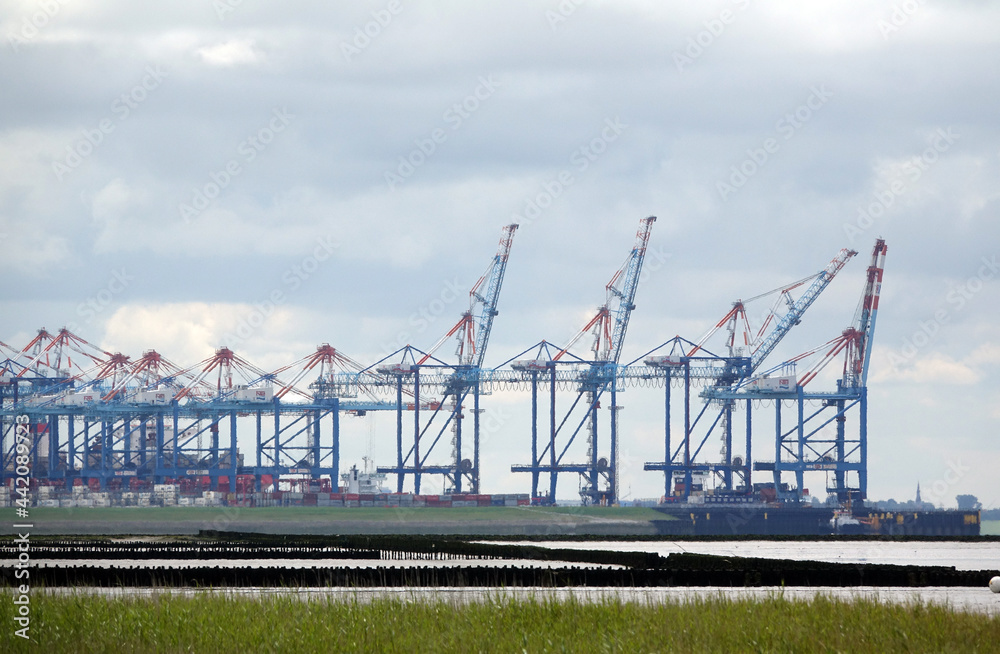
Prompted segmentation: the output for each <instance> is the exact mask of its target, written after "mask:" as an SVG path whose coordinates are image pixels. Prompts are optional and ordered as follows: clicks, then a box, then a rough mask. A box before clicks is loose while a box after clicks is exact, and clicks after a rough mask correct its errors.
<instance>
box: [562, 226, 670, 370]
mask: <svg viewBox="0 0 1000 654" xmlns="http://www.w3.org/2000/svg"><path fill="white" fill-rule="evenodd" d="M655 222H656V216H649V217H648V218H643V219H642V220H640V221H639V231H638V232H636V235H635V247H634V248H632V252H630V253H629V255H628V258H627V259H626V260H625V263H624V264H622V267H621V268H619V269H618V271H617V272H616V273H615V274H614V275H613V276H612V277H611V281H609V282H608V283H607V284H606V285H605V287H604V288H605V290H606V291H607V297H606V298H605V302H604V306H602V307H600V308H599V309H598V310H597V315H595V316H594V317H593V318H591V319H590V322H588V323H587V324H586V325H584V327H583V329H581V330H580V331H579V332H577V334H576V336H574V337H573V338H572V339H571V340H570V342H569V344H568V345H567V346H566V347H565V348H564V349H563V350H562V351H561V352H559V353H558V354H557V355H556V356H554V357H553V360H554V361H558V360H559V359H561V358H562V356H563V355H564V354H566V352H567V351H568V350H569V349H570V348H571V347H573V345H574V344H575V343H576V342H577V341H578V340H580V338H581V337H582V336H583V335H584V334H586V333H587V332H588V331H593V333H594V335H595V340H594V347H593V351H594V355H595V358H596V359H597V361H601V362H605V363H618V359H619V357H620V356H621V349H622V345H623V344H624V342H625V331H626V330H627V329H628V319H629V316H630V315H631V314H632V309H635V290H636V288H637V287H638V286H639V274H640V273H641V272H642V261H643V259H644V258H645V257H646V245H647V244H648V243H649V235H650V234H651V233H652V230H653V223H655ZM619 285H620V288H619Z"/></svg>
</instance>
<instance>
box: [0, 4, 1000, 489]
mask: <svg viewBox="0 0 1000 654" xmlns="http://www.w3.org/2000/svg"><path fill="white" fill-rule="evenodd" d="M262 4H263V3H258V2H248V1H245V2H239V1H238V0H216V1H215V2H212V1H209V0H201V1H198V2H190V1H189V2H170V3H135V2H98V1H88V0H66V1H65V2H59V1H58V0H50V1H48V2H39V1H23V2H15V1H2V2H0V37H2V39H3V43H2V44H0V89H2V92H0V171H2V174H0V243H2V245H3V257H2V258H0V273H2V276H3V280H4V281H3V284H2V286H0V300H2V307H3V313H2V320H0V340H3V341H4V342H6V343H9V344H10V345H14V346H17V347H20V346H23V345H24V344H25V343H27V342H28V341H29V340H30V339H31V338H32V336H33V335H34V333H35V331H36V330H37V329H39V328H41V327H46V328H48V329H50V330H55V329H58V328H59V327H62V326H65V325H70V326H72V327H73V328H74V330H75V331H76V332H77V333H78V334H79V335H81V336H82V337H84V338H85V339H88V340H90V341H92V342H94V343H96V344H98V345H100V346H101V347H103V348H105V349H107V350H109V351H122V352H125V353H127V354H130V355H132V356H133V357H138V356H139V355H141V353H142V351H143V350H146V349H151V348H155V349H156V350H157V351H159V352H161V353H162V354H164V355H165V356H167V357H169V358H170V359H171V360H173V361H175V362H177V363H180V364H183V365H190V364H193V363H195V362H197V361H199V360H201V359H203V358H205V357H206V356H209V355H210V354H211V353H212V351H213V350H214V348H216V347H218V346H220V345H223V344H226V345H229V346H230V347H232V348H233V349H235V350H236V351H237V352H238V353H240V354H242V355H243V356H244V357H245V358H247V359H249V360H251V361H253V362H254V363H256V364H257V365H259V366H260V367H262V368H265V369H275V368H277V367H279V366H281V365H284V364H286V363H289V362H291V361H292V360H295V359H297V358H299V357H301V356H304V355H306V354H308V353H309V352H311V351H312V350H313V349H314V348H315V346H316V345H317V344H319V343H323V342H328V343H330V344H332V345H334V346H335V347H337V348H338V349H341V350H343V351H344V352H345V353H347V354H349V355H350V356H352V357H353V358H355V359H358V360H360V361H362V362H366V363H370V362H373V361H375V360H377V359H378V358H380V357H381V356H383V355H384V354H386V353H387V352H389V351H391V350H393V349H395V348H396V347H398V346H399V345H403V344H405V343H406V342H412V344H413V345H415V346H417V347H421V348H424V349H426V348H428V347H429V346H430V345H431V344H433V343H434V342H435V341H436V340H437V339H438V337H439V336H440V335H441V334H442V333H443V332H444V331H445V330H446V329H447V328H449V327H450V326H451V324H452V323H453V322H454V320H456V319H457V317H458V314H459V313H460V311H461V310H462V302H461V301H459V302H450V303H449V302H447V299H448V298H449V297H451V296H452V293H451V289H453V288H456V287H457V288H464V289H465V290H464V291H462V292H463V293H464V292H465V291H467V289H468V287H469V285H471V284H472V283H473V282H474V281H475V279H476V278H477V277H478V276H479V275H480V274H481V272H482V271H483V269H484V268H485V267H486V264H487V263H488V262H489V259H490V257H491V256H492V255H493V253H494V251H495V248H496V244H497V240H498V238H499V236H500V230H501V227H502V226H503V225H505V224H507V223H509V222H511V221H519V222H520V223H521V229H520V230H519V231H518V232H517V235H516V237H515V240H514V248H513V252H512V255H511V258H510V265H509V268H508V275H507V279H506V283H505V285H504V289H503V295H502V297H501V300H500V310H501V314H500V316H499V317H498V318H497V321H496V323H495V329H494V334H493V339H492V342H491V347H490V350H489V352H488V354H487V357H486V363H487V365H495V364H497V363H500V362H502V361H504V360H506V359H507V358H509V357H510V356H512V355H514V354H516V353H517V352H519V351H521V350H523V349H524V348H526V347H528V346H529V345H531V344H532V343H535V342H537V341H539V340H541V339H542V338H547V339H549V340H553V341H556V342H565V341H566V340H567V338H568V337H569V336H570V335H572V334H573V333H574V332H575V331H576V330H577V329H578V328H579V327H580V326H581V325H582V324H583V322H584V321H585V320H587V319H588V318H589V314H590V313H591V312H592V311H593V309H594V307H596V306H597V305H598V304H600V302H601V301H602V300H603V296H604V293H603V285H604V284H605V283H606V282H607V280H608V278H609V277H610V276H611V274H612V273H613V272H614V271H615V270H616V269H617V268H618V266H619V265H621V263H622V261H623V259H624V258H625V256H626V255H627V253H628V251H629V249H630V248H631V247H632V245H633V241H634V235H635V230H636V227H637V226H638V222H639V220H640V219H641V218H643V217H644V216H647V215H656V216H658V218H659V220H658V221H657V223H656V224H655V227H654V230H653V235H652V238H651V241H650V256H649V257H648V258H647V270H648V272H647V274H646V275H645V277H644V280H643V283H642V285H641V286H640V288H639V292H638V297H637V307H638V308H637V309H636V311H635V313H634V314H633V316H632V321H631V324H630V332H629V338H628V342H627V343H626V346H625V354H624V356H623V359H625V360H628V359H631V358H635V357H637V356H639V355H640V354H642V353H643V352H645V351H647V350H649V349H652V348H653V347H655V346H656V345H658V344H660V343H662V342H664V341H666V340H667V339H668V338H670V337H672V336H674V335H675V334H681V335H683V336H685V337H687V338H690V339H692V340H696V339H697V338H698V336H700V335H701V334H702V333H704V332H705V330H706V329H708V327H709V326H711V325H712V324H714V323H715V322H716V321H717V320H718V319H719V318H720V317H721V316H722V315H723V314H724V313H725V312H726V311H727V310H728V309H729V307H730V304H731V302H732V301H733V300H735V299H737V298H739V297H749V296H752V295H755V294H757V293H759V292H762V291H766V290H769V289H771V288H773V287H775V286H778V285H780V284H783V283H787V282H789V281H792V280H795V279H798V278H801V277H804V276H805V275H807V274H811V273H815V272H816V271H818V270H820V269H821V268H822V267H823V266H825V265H826V263H827V262H828V261H829V260H830V259H831V258H832V257H833V256H834V255H835V254H836V253H837V252H838V251H839V249H840V248H842V247H850V248H854V249H856V250H858V251H859V253H860V254H859V255H858V256H857V257H855V258H854V260H853V261H851V262H850V263H849V264H848V266H847V267H846V268H845V269H844V271H843V272H842V273H841V275H840V276H839V277H838V278H837V279H836V280H835V281H834V282H833V284H831V286H830V288H829V289H828V290H827V292H826V293H825V294H824V295H823V296H822V297H821V298H820V300H819V301H818V302H817V303H816V304H815V305H814V306H813V308H812V309H811V310H810V312H809V313H808V314H807V315H806V318H805V320H803V322H802V324H801V325H800V326H799V327H797V328H796V330H795V331H794V332H793V333H792V335H790V336H789V337H788V339H786V341H785V342H784V343H783V344H782V346H781V348H779V350H778V351H776V352H775V353H774V355H773V356H772V359H771V360H772V361H773V362H774V363H777V362H779V361H780V360H782V359H783V358H787V357H791V356H794V355H795V354H797V353H798V352H800V351H802V350H805V349H808V348H810V347H812V346H815V345H818V344H820V343H823V342H825V341H827V340H829V339H830V338H833V337H834V336H836V335H838V334H839V333H840V332H841V330H842V329H844V328H845V327H847V326H848V325H849V324H850V321H851V319H852V316H853V314H854V309H855V307H856V305H857V302H858V298H859V296H860V292H861V285H862V280H863V275H864V269H865V267H866V266H867V263H868V258H869V256H870V251H871V248H872V245H873V243H874V240H875V238H876V237H878V236H883V237H884V238H885V239H886V241H887V243H888V247H889V252H888V256H887V259H886V273H885V284H884V287H883V293H882V298H883V301H882V304H881V312H880V314H879V321H878V330H877V338H876V342H875V356H874V359H873V363H872V367H871V376H870V379H869V382H870V384H869V385H870V397H871V406H870V416H869V417H870V444H869V457H870V460H869V467H870V482H869V491H870V496H871V497H873V498H875V499H886V498H889V497H894V498H895V499H897V500H903V499H909V498H911V497H912V496H913V494H914V490H915V487H916V484H917V483H918V482H920V483H921V485H922V489H923V492H924V499H931V500H933V501H935V502H936V503H939V504H945V505H953V504H954V497H955V495H956V494H959V493H972V494H975V495H977V496H978V497H979V499H980V500H981V501H982V502H983V505H984V506H986V507H996V506H998V505H1000V491H998V485H997V482H996V470H997V468H998V466H1000V441H998V430H997V423H998V420H1000V397H998V390H1000V385H998V381H997V376H996V374H995V371H996V368H997V364H998V363H1000V334H998V331H997V324H998V319H1000V309H998V307H1000V303H998V298H1000V295H998V291H997V282H996V280H997V276H998V275H1000V268H998V266H997V256H998V255H1000V221H998V196H1000V190H998V188H1000V187H998V173H1000V160H998V157H1000V129H998V119H997V107H998V106H1000V93H998V91H1000V86H998V74H997V62H998V61H1000V36H998V35H997V30H996V27H997V25H1000V7H998V6H997V5H996V4H994V3H989V2H978V1H972V0H969V1H965V2H960V1H950V2H930V1H926V0H925V1H923V2H916V1H914V2H842V1H840V2H809V3H793V2H770V3H762V2H750V1H749V0H739V1H732V2H693V1H688V2H654V1H652V0H650V1H647V2H642V1H638V0H635V1H621V0H619V1H615V2H610V1H608V2H601V1H598V0H585V1H579V0H576V1H574V0H564V1H563V2H561V3H560V2H556V1H555V0H549V1H545V2H520V1H505V2H477V3H468V2H444V1H437V2H410V1H407V0H393V1H391V2H357V3H336V4H334V3H329V4H328V3H311V2H284V3H280V5H279V3H269V4H267V6H266V7H263V8H262V7H261V5H262ZM532 202H536V203H537V204H536V205H535V206H541V205H545V206H544V207H541V208H540V209H539V210H537V211H536V210H535V209H533V208H532V205H531V203H532ZM276 291H277V292H278V295H277V297H279V298H280V299H279V301H278V302H276V303H274V304H268V302H269V301H270V300H269V298H271V297H272V294H274V293H275V292H276ZM442 305H445V306H442ZM422 312H423V313H422ZM260 315H263V319H259V318H260ZM254 316H257V317H256V318H255V317H254ZM251 320H253V321H254V322H257V323H262V324H261V325H260V326H259V327H257V328H255V329H250V330H247V329H243V330H240V325H241V322H246V321H251ZM443 352H444V351H443ZM447 354H449V355H450V349H449V350H448V352H447ZM630 354H631V355H632V356H631V357H630V356H629V355H630ZM817 383H819V382H817ZM824 383H826V384H827V386H832V384H833V382H832V380H830V379H827V380H825V381H824ZM816 390H819V389H816ZM644 394H645V395H644ZM657 397H658V394H657V393H656V392H654V391H639V390H637V391H629V393H628V394H626V395H623V396H622V399H621V401H620V403H621V404H622V405H623V406H625V407H626V409H625V410H624V411H623V412H622V414H621V429H622V448H623V451H622V462H621V465H622V471H623V472H622V475H623V480H622V494H623V495H626V494H630V495H631V496H632V497H655V496H659V495H660V494H661V493H662V476H661V475H659V474H658V473H651V472H650V473H646V472H643V471H642V463H643V462H644V461H653V460H662V457H663V453H662V451H661V448H662V445H660V440H659V436H658V435H657V434H658V431H657V430H659V429H661V428H662V427H661V426H660V422H661V421H662V416H661V415H660V414H658V413H657V410H656V406H657V400H656V398H657ZM526 400H527V395H521V396H515V397H513V398H511V397H507V396H506V395H504V394H498V395H496V396H494V398H493V400H492V401H494V405H493V406H494V409H495V408H496V407H498V406H508V405H509V406H511V407H521V409H515V408H512V409H511V410H512V411H513V413H512V414H511V415H514V416H515V417H513V418H510V419H508V420H506V421H505V424H504V427H503V429H502V430H501V431H500V432H499V433H498V434H497V435H494V436H492V437H491V438H490V439H489V441H488V442H487V443H485V444H484V457H485V460H486V463H485V464H484V470H483V484H484V490H485V491H507V492H517V491H521V492H523V491H525V490H527V484H528V480H527V478H526V477H524V476H521V477H518V476H516V475H512V474H511V473H510V471H509V466H510V464H512V463H527V462H528V461H527V459H528V440H527V438H528V437H527V423H526V422H525V421H524V420H523V419H522V417H518V416H521V415H522V413H523V407H524V405H525V403H526ZM490 401H491V399H490V398H487V399H486V400H485V401H484V402H485V405H486V406H489V403H490ZM519 412H521V413H519ZM393 423H394V421H393V420H392V419H391V418H389V416H379V417H377V418H376V419H373V420H372V421H371V422H370V423H367V424H366V425H365V426H364V427H358V426H356V425H355V426H351V427H349V429H354V430H355V431H358V432H359V433H361V434H363V435H364V436H363V438H365V439H369V440H371V441H373V442H374V452H375V456H376V459H377V460H378V462H379V463H389V462H390V460H391V459H392V458H393V456H394V455H393V450H392V444H393V441H394V435H393V428H394V424H393ZM359 438H361V436H359ZM759 438H760V440H759V441H758V442H757V443H756V444H755V448H758V450H760V449H761V448H762V449H763V451H765V452H766V451H768V450H769V449H770V448H772V447H773V444H769V441H768V438H767V434H766V433H762V434H760V437H759ZM352 447H353V448H354V449H352ZM362 451H363V448H360V449H359V448H358V447H356V446H354V445H351V444H347V445H345V455H344V456H345V463H348V462H352V461H359V460H360V455H361V452H362ZM577 458H583V455H582V454H581V455H580V456H579V457H577ZM560 484H561V485H560V488H561V490H562V489H565V490H566V491H567V495H568V496H572V495H573V493H572V492H571V491H572V489H574V488H575V487H576V480H570V479H569V478H568V477H567V478H566V481H562V480H561V482H560ZM935 484H937V489H938V491H939V493H936V494H935V493H933V492H932V491H931V490H930V489H932V488H933V487H934V486H935ZM811 485H812V486H813V487H814V488H821V487H822V485H823V480H822V479H817V480H813V481H812V484H811ZM818 494H819V495H820V496H821V497H822V495H823V494H824V493H823V492H819V493H818ZM929 494H930V495H932V496H931V497H928V496H929Z"/></svg>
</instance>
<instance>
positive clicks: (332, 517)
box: [10, 506, 667, 525]
mask: <svg viewBox="0 0 1000 654" xmlns="http://www.w3.org/2000/svg"><path fill="white" fill-rule="evenodd" d="M10 513H11V514H12V515H13V509H10ZM220 515H224V516H226V517H228V518H231V519H233V520H238V521H240V522H244V521H247V522H253V521H258V520H260V521H268V522H331V521H345V522H346V521H361V522H370V521H380V522H384V521H391V522H490V521H502V522H544V521H552V520H556V521H560V520H562V521H572V520H574V519H575V520H577V521H583V522H591V521H601V520H613V521H622V522H647V521H649V520H663V519H666V518H667V516H665V515H664V514H662V513H659V512H657V511H655V510H653V509H648V508H642V507H601V506H588V507H502V506H496V507H456V508H438V507H419V508H417V507H393V508H385V507H358V508H343V507H315V506H287V507H278V506H269V507H254V508H250V507H201V506H182V507H154V508H151V507H135V508H132V507H129V508H125V507H96V508H48V507H46V508H33V509H31V518H32V520H33V522H34V523H35V524H36V525H43V524H45V523H46V522H53V521H60V522H77V523H81V522H87V523H95V522H132V521H135V522H142V521H149V522H182V521H195V522H204V521H212V520H215V519H216V518H218V517H219V516H220Z"/></svg>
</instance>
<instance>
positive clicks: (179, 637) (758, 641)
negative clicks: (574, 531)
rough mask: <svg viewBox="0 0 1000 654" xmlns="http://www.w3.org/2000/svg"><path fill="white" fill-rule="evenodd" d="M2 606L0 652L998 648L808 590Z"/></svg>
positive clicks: (908, 609) (73, 601)
mask: <svg viewBox="0 0 1000 654" xmlns="http://www.w3.org/2000/svg"><path fill="white" fill-rule="evenodd" d="M13 613H14V605H13V604H12V602H10V601H5V602H0V623H2V624H4V629H3V631H2V633H0V650H2V651H4V652H27V651H39V650H40V651H49V652H120V653H126V652H143V653H146V652H188V651H191V652H212V653H213V654H225V653H227V652H240V653H241V654H245V653H246V652H319V651H324V652H406V653H407V654H410V653H412V652H431V651H433V652H463V653H464V652H522V651H525V652H563V651H569V652H588V653H593V652H628V653H630V654H631V653H633V652H665V651H686V652H690V651H733V652H745V651H765V652H776V651H783V652H832V651H854V652H863V651H864V652H904V651H905V652H925V651H926V652H996V651H1000V617H995V616H994V617H987V616H983V615H975V614H967V613H956V612H952V611H950V610H948V609H947V608H943V607H939V606H933V605H920V604H914V605H910V606H901V605H893V604H882V603H877V602H873V601H868V600H857V601H841V600H834V599H830V598H826V597H822V596H821V597H818V598H816V599H814V600H811V601H793V600H786V599H783V598H781V597H780V596H778V595H775V596H774V597H772V598H769V599H762V600H732V601H731V600H728V599H725V598H723V597H721V596H715V597H709V598H706V599H701V600H695V601H691V602H688V603H685V604H663V605H643V604H638V603H628V602H623V601H619V600H605V601H603V602H598V603H589V602H580V601H574V600H570V601H562V602H560V601H551V600H505V599H497V600H488V601H485V602H478V603H471V604H451V603H447V602H443V601H440V600H435V599H431V598H428V599H427V601H419V600H417V601H402V600H374V601H372V602H358V601H353V600H350V601H342V602H337V601H332V600H328V599H313V600H303V599H299V598H297V597H295V596H288V595H282V596H272V597H267V598H265V599H255V598H246V597H242V598H241V597H232V596H223V595H215V594H206V595H203V596H199V597H181V596H173V595H167V594H164V595H159V596H154V597H152V598H148V597H147V598H134V597H133V598H118V599H113V598H107V597H98V596H92V595H86V594H81V595H75V596H62V597H57V596H52V595H47V594H44V593H37V592H36V593H35V594H34V595H33V597H32V598H31V624H30V636H31V639H32V641H33V642H31V643H27V642H25V641H23V640H22V639H21V638H18V637H15V636H14V634H13V630H14V628H15V627H13V626H12V625H14V624H15V623H14V621H13V618H14V615H13Z"/></svg>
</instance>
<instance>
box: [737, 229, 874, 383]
mask: <svg viewBox="0 0 1000 654" xmlns="http://www.w3.org/2000/svg"><path fill="white" fill-rule="evenodd" d="M856 254H857V252H856V251H855V250H849V249H847V248H844V249H842V250H841V251H840V252H839V253H838V254H837V256H836V257H834V258H833V260H832V261H831V262H830V263H829V264H827V266H826V268H824V269H823V270H821V271H820V272H819V273H817V275H816V278H815V280H813V283H812V284H811V285H810V286H809V288H808V289H806V291H805V293H803V294H802V296H801V297H799V299H798V300H796V301H795V302H794V303H793V304H792V305H791V306H790V307H789V308H788V312H787V313H786V314H785V315H784V316H783V317H782V318H781V320H780V321H778V324H777V325H776V326H775V327H774V331H772V332H771V333H770V334H769V335H768V336H767V337H766V338H765V339H764V340H763V341H762V342H761V344H760V346H758V347H757V349H756V350H754V353H753V356H752V357H751V359H750V371H751V372H753V371H755V370H757V368H758V367H760V365H761V364H762V363H763V362H764V360H765V359H766V358H767V356H768V355H769V354H771V352H772V351H773V350H774V348H775V347H777V346H778V343H780V342H781V339H783V338H784V337H785V335H786V334H788V332H789V331H791V329H792V327H794V326H795V325H797V324H798V323H799V321H800V320H801V319H802V315H803V314H804V313H805V312H806V309H808V308H809V307H810V306H812V303H813V302H815V301H816V298H818V297H819V294H820V293H822V292H823V290H824V289H825V288H826V287H827V286H829V285H830V282H831V281H833V278H834V277H836V276H837V273H838V272H840V270H841V269H842V268H843V267H844V264H846V263H847V262H848V260H849V259H850V258H851V257H853V256H854V255H856Z"/></svg>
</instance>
